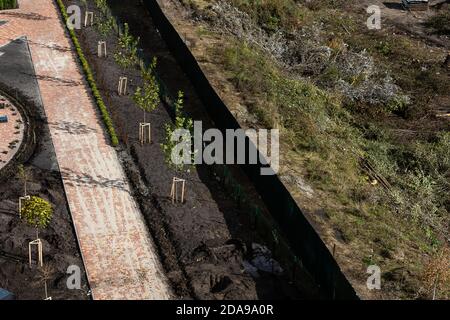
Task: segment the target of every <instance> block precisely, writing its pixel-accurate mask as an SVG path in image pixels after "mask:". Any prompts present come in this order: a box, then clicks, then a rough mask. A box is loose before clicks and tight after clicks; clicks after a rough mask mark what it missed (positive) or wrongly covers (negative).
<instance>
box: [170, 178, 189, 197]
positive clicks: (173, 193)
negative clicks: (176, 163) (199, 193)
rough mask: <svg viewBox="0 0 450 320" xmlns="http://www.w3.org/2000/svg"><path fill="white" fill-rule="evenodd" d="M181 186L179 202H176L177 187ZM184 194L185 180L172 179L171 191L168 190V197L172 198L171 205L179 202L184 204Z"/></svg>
mask: <svg viewBox="0 0 450 320" xmlns="http://www.w3.org/2000/svg"><path fill="white" fill-rule="evenodd" d="M180 184H181V199H180V200H181V201H178V199H179V196H178V193H179V191H180V189H179V188H178V186H179V185H180ZM185 194H186V180H184V179H180V178H176V177H174V178H173V180H172V189H171V190H170V197H171V198H172V203H176V202H181V203H184V196H185Z"/></svg>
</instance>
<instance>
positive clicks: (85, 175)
mask: <svg viewBox="0 0 450 320" xmlns="http://www.w3.org/2000/svg"><path fill="white" fill-rule="evenodd" d="M19 4H20V9H18V10H11V11H1V12H0V20H7V21H8V23H7V24H4V25H2V26H0V46H1V45H4V44H5V43H8V42H9V41H11V40H12V39H15V38H18V37H20V36H27V38H28V40H29V44H30V48H31V54H32V57H33V61H34V64H35V68H36V73H37V77H38V82H39V86H40V89H41V94H42V99H43V103H44V109H45V112H46V114H47V118H48V122H49V124H50V131H51V135H52V139H53V143H54V145H55V150H56V154H57V158H58V163H59V166H60V168H61V174H62V177H63V182H64V187H65V190H66V194H67V198H68V202H69V207H70V211H71V214H72V217H73V221H74V224H75V229H76V233H77V237H78V241H79V244H80V247H81V252H82V255H83V260H84V263H85V267H86V272H87V274H88V278H89V283H90V285H91V289H92V294H93V298H94V299H169V298H170V297H171V290H170V287H169V285H168V282H167V280H166V277H165V276H164V274H163V270H162V267H161V265H160V262H159V259H158V256H157V253H156V248H155V246H154V244H153V242H152V239H151V236H150V235H149V233H148V230H147V228H146V226H145V222H144V220H143V217H142V214H141V212H140V210H139V209H138V207H137V204H136V202H135V200H134V199H133V197H132V196H131V195H130V192H129V186H128V183H127V181H126V179H125V174H124V172H123V169H122V167H121V165H120V162H119V160H118V158H117V154H116V152H115V150H114V149H113V148H112V147H110V145H109V142H108V140H107V138H106V136H105V134H104V130H103V128H102V125H101V122H100V121H99V116H98V114H97V109H96V106H95V105H94V104H93V103H92V101H91V99H90V98H89V93H88V91H87V88H86V86H85V85H84V84H83V77H82V75H81V73H80V70H79V68H78V65H77V63H76V60H75V59H76V57H75V56H74V55H73V53H72V52H71V51H70V45H69V40H68V38H67V37H66V35H65V33H64V29H63V25H62V24H61V22H60V20H59V16H58V12H57V8H56V5H55V3H54V1H53V0H21V1H19ZM0 51H1V50H0ZM0 59H1V58H0ZM0 63H1V61H0Z"/></svg>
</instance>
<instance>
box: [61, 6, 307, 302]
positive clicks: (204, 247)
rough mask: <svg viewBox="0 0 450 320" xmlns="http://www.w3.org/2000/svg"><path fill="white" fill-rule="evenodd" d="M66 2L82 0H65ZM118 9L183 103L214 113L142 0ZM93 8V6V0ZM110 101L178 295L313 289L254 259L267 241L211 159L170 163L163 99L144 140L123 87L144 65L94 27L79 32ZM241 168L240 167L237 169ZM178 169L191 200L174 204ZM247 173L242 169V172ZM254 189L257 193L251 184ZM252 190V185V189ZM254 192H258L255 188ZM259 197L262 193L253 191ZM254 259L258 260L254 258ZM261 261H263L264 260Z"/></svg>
mask: <svg viewBox="0 0 450 320" xmlns="http://www.w3.org/2000/svg"><path fill="white" fill-rule="evenodd" d="M65 3H66V5H68V4H73V3H78V1H65ZM109 4H110V5H111V7H112V9H113V13H114V14H115V15H118V17H119V18H120V20H121V21H123V22H127V23H129V25H130V29H131V31H132V33H133V34H134V35H135V36H139V37H140V38H141V43H140V45H141V47H142V49H143V53H144V55H145V56H146V57H147V58H151V57H153V56H156V57H157V58H158V74H159V76H160V77H161V78H162V80H163V81H164V83H165V85H166V86H167V88H168V89H169V90H170V92H171V93H172V95H175V94H176V92H177V91H178V90H183V91H184V92H185V95H186V99H185V109H186V111H187V112H189V115H190V116H191V117H192V118H193V119H195V120H203V121H204V127H208V126H210V123H209V120H208V118H207V116H206V112H205V111H204V110H205V109H204V106H202V104H201V103H200V100H199V98H198V97H197V96H196V94H195V91H194V89H193V87H192V85H191V84H190V82H189V80H188V79H187V77H186V76H185V75H184V74H183V72H182V71H181V68H180V67H179V66H178V64H177V62H176V61H175V59H174V58H173V57H172V56H171V54H170V51H169V50H168V49H167V48H166V46H165V44H164V42H163V40H162V39H161V38H160V36H159V34H158V32H157V30H156V28H155V27H154V25H153V23H152V20H151V17H150V16H149V15H148V14H147V13H146V11H145V8H144V7H143V6H142V5H141V4H140V1H127V2H126V3H125V2H123V1H109ZM89 10H94V11H95V14H96V15H97V14H98V12H96V10H95V9H94V5H93V4H92V3H91V4H90V7H89ZM78 36H79V38H80V42H81V44H82V47H83V50H84V52H85V54H86V55H87V57H88V60H89V62H90V64H91V67H92V69H93V70H94V72H95V77H96V80H97V82H98V84H99V87H100V90H101V93H102V95H103V97H104V100H105V102H106V104H107V105H108V106H109V107H110V109H111V113H112V115H113V119H114V123H115V126H116V128H117V131H118V133H119V135H120V137H121V139H122V141H123V142H124V145H125V147H124V148H123V150H122V151H119V154H120V155H121V158H122V161H123V162H124V167H125V169H126V171H127V173H128V177H129V179H130V181H131V184H132V185H133V186H134V191H135V196H136V197H137V198H138V200H139V203H140V206H141V209H142V211H143V213H144V215H145V218H146V221H147V223H148V225H149V228H150V231H151V233H152V235H153V237H154V238H155V243H156V244H157V246H158V248H159V254H160V257H161V259H162V262H163V265H164V267H165V271H166V273H167V275H168V277H169V279H170V281H171V283H172V285H173V288H174V291H175V293H176V294H177V295H178V297H179V298H196V299H300V298H310V297H312V296H313V295H314V294H315V293H314V292H312V291H308V292H307V291H304V290H302V291H300V290H299V288H297V287H295V286H293V285H292V283H291V281H290V279H289V277H288V274H289V272H290V270H284V271H283V272H281V271H280V270H276V269H277V268H275V271H279V272H275V273H273V272H272V270H265V271H263V270H261V269H263V268H260V270H257V268H255V266H254V264H252V259H253V258H255V256H257V251H258V249H257V250H253V249H252V248H256V247H255V246H257V244H262V245H264V241H263V239H261V238H260V237H259V236H258V235H257V234H256V233H255V232H254V230H253V228H252V223H251V222H250V221H249V215H248V213H246V212H243V211H242V210H241V209H239V208H238V206H237V204H236V203H235V202H234V201H233V200H232V198H231V197H230V195H229V194H228V193H227V192H225V190H224V189H223V187H222V184H221V183H220V179H218V178H217V177H215V176H214V175H213V173H212V171H211V170H210V169H211V168H208V167H205V166H197V167H196V168H193V169H192V170H191V172H189V173H183V174H180V173H175V172H174V171H173V170H171V169H169V168H168V167H167V166H166V164H165V163H164V158H163V154H162V151H161V148H160V146H159V143H160V142H162V141H163V134H164V124H165V123H167V122H169V121H171V118H170V116H169V112H168V109H169V107H168V106H167V105H165V104H161V105H160V106H159V107H158V108H157V110H155V111H154V112H153V113H151V114H148V115H147V120H148V121H149V122H151V124H152V135H153V141H154V142H153V143H152V144H150V145H144V146H141V144H140V143H139V141H138V126H139V123H140V122H142V121H143V113H142V111H140V110H139V109H138V108H137V107H136V105H135V104H134V103H133V101H132V99H131V96H130V95H128V96H125V97H120V96H118V95H117V93H116V90H117V83H118V79H119V76H122V75H126V76H127V77H128V80H129V83H130V87H129V92H134V91H135V89H136V87H137V85H139V84H140V81H141V80H140V76H139V71H138V70H137V69H133V70H121V69H119V67H118V66H117V65H116V63H115V62H114V59H113V53H114V51H115V48H116V41H117V40H116V38H117V37H116V35H115V34H110V35H109V36H107V37H106V38H105V37H103V38H102V39H100V36H99V34H98V32H97V31H96V30H95V28H94V27H89V28H83V29H82V30H81V31H79V32H78ZM99 40H106V41H107V44H108V50H109V56H108V58H106V59H105V58H98V57H97V56H96V52H97V43H98V41H99ZM236 174H239V172H236ZM174 176H181V177H182V178H185V179H186V180H187V195H186V203H185V204H177V205H174V204H172V202H171V200H170V198H169V193H170V188H171V184H172V178H173V177H174ZM241 178H242V179H244V177H243V176H242V177H241ZM248 192H250V193H252V191H251V190H249V191H248ZM253 192H254V191H253ZM252 194H253V193H252ZM254 197H255V203H257V202H258V201H259V199H258V197H257V195H256V194H254ZM266 255H267V254H266ZM255 264H256V263H255ZM259 267H261V265H259Z"/></svg>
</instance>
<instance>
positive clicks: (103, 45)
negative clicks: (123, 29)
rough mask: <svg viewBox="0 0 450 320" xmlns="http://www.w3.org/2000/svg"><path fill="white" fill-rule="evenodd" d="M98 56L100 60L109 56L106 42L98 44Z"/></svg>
mask: <svg viewBox="0 0 450 320" xmlns="http://www.w3.org/2000/svg"><path fill="white" fill-rule="evenodd" d="M98 56H99V57H100V58H101V57H106V56H107V53H106V41H99V42H98Z"/></svg>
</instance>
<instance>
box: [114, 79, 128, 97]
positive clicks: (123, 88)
mask: <svg viewBox="0 0 450 320" xmlns="http://www.w3.org/2000/svg"><path fill="white" fill-rule="evenodd" d="M127 87H128V78H127V77H120V78H119V86H118V88H117V92H118V94H119V96H124V95H126V94H127Z"/></svg>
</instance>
